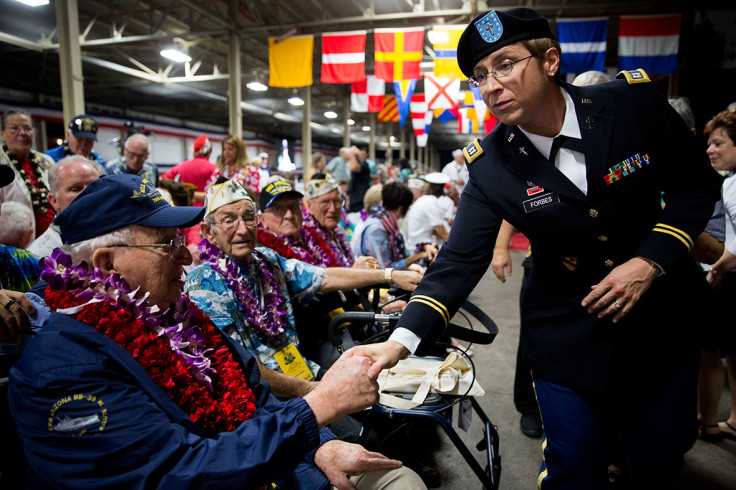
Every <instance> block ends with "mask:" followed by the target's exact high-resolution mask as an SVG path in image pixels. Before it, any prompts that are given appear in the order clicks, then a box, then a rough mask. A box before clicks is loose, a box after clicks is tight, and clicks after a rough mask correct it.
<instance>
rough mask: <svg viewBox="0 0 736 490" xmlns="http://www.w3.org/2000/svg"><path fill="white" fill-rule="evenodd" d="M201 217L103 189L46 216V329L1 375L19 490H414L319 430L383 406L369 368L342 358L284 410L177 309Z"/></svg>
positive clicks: (113, 181) (411, 479)
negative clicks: (50, 220) (5, 377)
mask: <svg viewBox="0 0 736 490" xmlns="http://www.w3.org/2000/svg"><path fill="white" fill-rule="evenodd" d="M204 211H205V210H204V208H201V207H171V206H169V205H168V204H167V203H166V201H165V200H164V198H163V197H162V196H161V194H159V192H158V191H157V190H156V188H155V187H153V185H152V184H151V182H149V181H147V180H146V179H142V178H140V177H138V176H134V175H113V176H107V177H104V178H101V179H99V180H96V181H94V182H92V183H91V184H90V185H89V186H87V188H86V189H85V190H84V191H83V192H82V193H80V194H79V196H77V198H76V199H74V201H72V203H71V204H70V205H69V206H68V207H67V208H66V209H65V210H64V211H63V212H62V213H60V214H59V215H58V216H57V222H58V224H59V227H60V229H61V236H62V239H63V241H64V242H65V246H64V250H65V251H62V250H61V249H57V251H56V252H54V254H53V255H52V256H51V257H50V258H45V259H42V262H41V265H42V278H43V280H45V281H46V282H47V286H46V288H45V289H40V288H39V289H36V290H35V291H36V293H38V295H37V296H36V301H35V303H36V308H35V309H36V310H37V311H36V314H35V315H34V319H33V323H35V324H40V325H43V328H42V329H40V331H39V332H38V333H37V335H35V336H34V337H33V340H32V341H31V342H30V344H29V345H28V347H27V348H26V350H25V352H24V353H23V355H22V357H21V358H20V360H19V361H18V362H17V363H16V364H15V366H14V367H13V369H12V370H11V372H10V390H9V406H10V412H11V415H12V416H13V418H14V420H15V424H16V428H17V431H18V434H19V436H20V439H21V442H22V446H23V453H24V455H25V458H26V469H27V474H28V478H29V481H28V486H29V487H31V488H36V487H42V486H56V487H66V488H111V487H120V488H143V487H151V488H184V487H187V488H189V487H213V486H219V487H221V488H235V487H239V488H259V487H264V486H269V487H270V486H271V485H272V484H275V485H277V486H278V487H279V488H326V487H327V486H328V485H329V483H330V482H332V483H333V484H334V485H337V486H338V487H339V488H345V489H346V488H353V485H355V486H357V487H358V488H396V489H403V488H420V489H421V488H424V487H423V485H422V483H421V480H420V479H419V477H418V476H417V475H416V474H415V473H413V472H411V471H409V470H406V469H403V468H399V467H400V465H401V463H400V462H398V461H394V460H390V459H388V458H386V457H384V456H382V455H380V454H376V453H370V452H368V451H366V450H365V449H363V448H362V447H361V446H357V445H353V444H348V443H345V442H342V441H338V440H335V439H334V435H333V434H332V433H331V432H330V431H329V430H327V429H324V428H323V427H324V426H325V425H326V424H329V423H330V422H332V421H333V420H335V419H336V418H338V417H340V416H342V415H344V414H346V413H349V412H352V411H356V410H361V409H363V408H365V407H368V406H370V405H371V404H373V403H375V402H376V401H377V400H378V393H377V384H376V383H375V381H374V380H373V379H370V378H368V376H367V374H366V371H367V368H368V366H369V365H370V361H369V360H368V359H366V358H364V357H361V356H350V357H348V356H345V359H342V360H338V362H337V363H336V365H335V366H336V369H335V370H331V371H329V372H328V373H327V374H326V375H325V377H324V378H323V380H322V382H321V383H320V384H319V385H318V386H317V387H316V388H315V389H314V390H312V391H311V392H310V393H308V394H306V395H305V396H304V397H303V398H294V399H292V400H290V401H288V402H287V403H281V402H279V401H278V400H276V399H275V398H274V397H273V396H272V395H271V394H270V389H269V386H268V384H262V383H260V382H259V369H258V366H257V364H256V362H255V359H254V358H253V357H252V356H251V355H250V354H248V353H247V352H246V351H245V350H244V349H242V347H240V346H239V345H237V344H235V343H233V342H231V341H230V340H229V338H227V337H226V336H224V335H222V333H221V332H220V330H219V329H218V328H217V327H216V326H215V325H214V324H213V323H212V322H211V321H210V319H209V318H208V317H207V316H205V315H204V314H203V313H202V311H201V310H199V309H198V308H197V307H196V306H195V305H194V303H192V302H191V301H190V300H189V298H188V296H186V295H182V286H183V284H184V281H183V267H184V266H185V265H188V264H190V263H191V262H192V257H191V255H190V254H189V251H188V249H187V248H186V247H185V246H184V240H183V238H184V237H183V236H182V235H180V234H178V229H179V228H181V227H186V226H190V225H192V224H193V223H195V222H197V221H199V220H200V219H201V217H202V214H203V213H204ZM41 296H42V297H43V299H41ZM6 443H7V442H6ZM371 470H378V471H371Z"/></svg>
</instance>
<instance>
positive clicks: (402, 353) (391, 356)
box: [345, 340, 410, 379]
mask: <svg viewBox="0 0 736 490" xmlns="http://www.w3.org/2000/svg"><path fill="white" fill-rule="evenodd" d="M409 354H410V352H409V349H407V348H406V347H404V346H403V345H401V344H400V343H398V342H396V341H395V340H387V341H386V342H381V343H379V344H367V345H358V346H356V347H353V348H352V349H350V350H349V351H347V352H346V353H345V355H349V356H355V355H357V356H365V357H368V358H370V359H371V360H372V361H373V363H372V364H371V366H370V368H368V377H369V378H371V379H377V378H378V374H379V373H380V372H381V369H386V368H392V367H394V366H395V365H396V364H397V363H398V362H399V361H400V360H402V359H405V358H406V357H408V356H409Z"/></svg>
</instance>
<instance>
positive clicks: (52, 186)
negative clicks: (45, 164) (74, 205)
mask: <svg viewBox="0 0 736 490" xmlns="http://www.w3.org/2000/svg"><path fill="white" fill-rule="evenodd" d="M74 162H81V163H86V164H87V165H89V166H90V167H92V168H94V169H95V171H96V172H97V173H100V171H99V168H102V166H101V165H100V164H99V163H98V164H97V167H99V168H97V167H95V166H94V164H93V163H92V162H91V161H89V160H87V159H86V158H84V157H83V156H82V155H71V156H68V157H65V158H62V159H61V160H59V161H58V162H56V163H55V164H54V165H52V166H51V168H50V169H49V172H48V183H49V190H50V191H51V193H52V194H54V195H55V194H56V193H58V192H59V182H58V180H57V178H58V174H59V169H61V167H63V166H65V165H68V164H70V163H74ZM103 172H104V170H103ZM100 175H105V174H104V173H102V174H100Z"/></svg>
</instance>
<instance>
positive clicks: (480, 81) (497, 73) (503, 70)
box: [468, 54, 534, 87]
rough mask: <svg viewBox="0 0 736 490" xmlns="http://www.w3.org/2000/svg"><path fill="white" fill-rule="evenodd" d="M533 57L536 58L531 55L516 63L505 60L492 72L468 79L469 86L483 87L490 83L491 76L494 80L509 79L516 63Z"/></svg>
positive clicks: (477, 74) (478, 74) (517, 61)
mask: <svg viewBox="0 0 736 490" xmlns="http://www.w3.org/2000/svg"><path fill="white" fill-rule="evenodd" d="M532 57H534V55H531V54H530V55H529V56H527V57H526V58H521V59H520V60H516V61H510V60H504V61H502V62H501V63H499V64H497V65H496V66H494V67H493V69H491V71H490V72H488V73H476V74H475V75H473V76H472V77H470V78H468V85H470V86H471V87H482V86H483V85H485V84H486V82H487V81H488V77H489V76H492V77H494V78H503V77H507V76H509V75H510V74H511V71H512V70H513V69H514V65H515V64H516V63H520V62H522V61H524V60H528V59H529V58H532Z"/></svg>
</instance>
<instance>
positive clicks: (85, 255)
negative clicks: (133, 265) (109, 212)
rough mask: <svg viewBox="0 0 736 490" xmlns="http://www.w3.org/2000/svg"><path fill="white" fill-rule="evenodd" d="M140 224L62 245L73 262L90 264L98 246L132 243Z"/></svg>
mask: <svg viewBox="0 0 736 490" xmlns="http://www.w3.org/2000/svg"><path fill="white" fill-rule="evenodd" d="M138 227H139V225H128V226H124V227H122V228H118V229H117V230H113V231H111V232H108V233H105V234H104V235H100V236H96V237H94V238H89V239H87V240H82V241H81V242H77V243H67V244H65V245H63V246H62V248H63V249H64V251H65V252H66V253H68V254H69V255H71V256H72V262H73V263H75V264H76V263H79V262H81V261H85V262H87V263H88V264H91V263H92V255H93V254H94V253H95V250H97V249H98V248H103V247H107V246H110V245H115V244H117V243H130V242H131V240H132V238H133V234H134V233H135V231H136V228H138Z"/></svg>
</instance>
